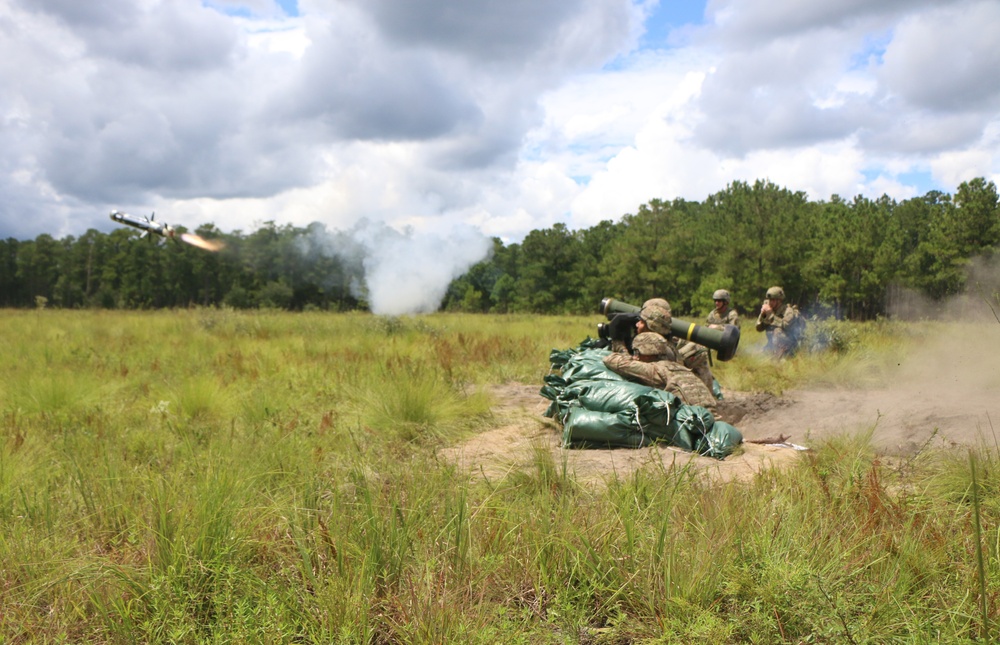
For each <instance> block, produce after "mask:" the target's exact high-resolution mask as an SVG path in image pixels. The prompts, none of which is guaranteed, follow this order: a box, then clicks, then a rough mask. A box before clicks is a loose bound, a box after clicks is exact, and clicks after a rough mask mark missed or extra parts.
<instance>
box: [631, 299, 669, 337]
mask: <svg viewBox="0 0 1000 645" xmlns="http://www.w3.org/2000/svg"><path fill="white" fill-rule="evenodd" d="M648 302H649V301H647V303H648ZM664 302H666V301H665V300H664ZM639 319H640V320H642V321H643V322H644V323H646V327H648V328H649V331H653V332H656V333H657V334H662V335H664V336H666V335H668V334H670V320H671V317H670V309H669V308H664V307H661V306H660V305H655V304H654V305H649V304H647V305H645V306H643V308H642V310H641V311H640V312H639Z"/></svg>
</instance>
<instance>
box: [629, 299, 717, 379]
mask: <svg viewBox="0 0 1000 645" xmlns="http://www.w3.org/2000/svg"><path fill="white" fill-rule="evenodd" d="M647 307H666V309H667V311H668V312H669V311H670V303H668V302H667V301H666V300H664V299H663V298H650V299H649V300H647V301H646V302H644V303H642V308H643V309H646V308H647ZM670 321H671V318H667V319H666V323H665V325H664V326H663V327H662V331H661V329H654V328H652V327H650V328H649V330H650V331H655V332H657V333H658V334H661V335H662V336H663V337H665V338H666V339H667V342H668V343H670V345H671V346H672V347H673V349H674V355H673V356H670V355H669V354H668V355H667V360H671V361H679V362H681V363H684V367H686V368H688V369H689V370H691V371H692V372H694V373H695V375H696V376H697V377H698V378H700V379H701V382H702V383H704V384H705V387H707V388H708V389H709V391H711V392H714V391H715V377H714V376H713V375H712V368H711V367H709V365H708V348H707V347H705V346H704V345H699V344H698V343H694V342H691V341H689V340H687V339H684V338H675V337H674V336H673V335H672V331H671V329H670Z"/></svg>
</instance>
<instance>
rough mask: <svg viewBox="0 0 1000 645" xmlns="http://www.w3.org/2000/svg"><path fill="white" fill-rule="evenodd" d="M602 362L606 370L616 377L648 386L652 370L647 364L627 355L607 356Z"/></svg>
mask: <svg viewBox="0 0 1000 645" xmlns="http://www.w3.org/2000/svg"><path fill="white" fill-rule="evenodd" d="M603 360H604V364H605V365H606V366H607V368H608V369H609V370H611V371H612V372H614V373H615V374H617V375H618V376H621V377H623V378H626V379H628V380H630V381H637V382H639V383H643V384H644V385H649V384H650V380H651V378H650V377H651V375H652V374H651V372H652V368H651V367H650V365H649V363H643V362H642V361H640V360H638V359H636V358H633V357H631V356H629V355H627V354H608V355H607V356H605V357H604V359H603Z"/></svg>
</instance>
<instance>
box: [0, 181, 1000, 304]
mask: <svg viewBox="0 0 1000 645" xmlns="http://www.w3.org/2000/svg"><path fill="white" fill-rule="evenodd" d="M179 231H183V229H179ZM195 232H196V233H197V234H199V235H201V236H203V237H207V238H214V239H219V240H222V241H223V242H225V244H226V249H225V250H224V251H222V252H220V253H208V252H205V251H203V250H201V249H198V248H195V247H191V246H188V245H184V244H166V245H156V244H145V243H137V241H136V239H135V238H136V237H137V232H136V231H134V230H132V229H126V228H122V229H116V230H114V231H112V232H111V233H108V234H105V233H101V232H99V231H97V230H94V229H91V230H88V231H87V232H86V233H85V234H83V235H81V236H80V237H79V238H75V237H72V236H70V237H66V238H64V239H61V240H57V239H54V238H53V237H52V236H50V235H47V234H42V235H39V236H38V237H37V238H36V239H34V240H28V241H18V240H14V239H12V238H9V239H7V240H3V241H0V306H4V307H34V306H39V305H47V306H57V307H65V308H82V307H97V308H165V307H187V306H192V305H202V306H231V307H235V308H253V307H276V308H283V309H290V310H302V309H311V308H316V309H323V310H341V311H342V310H351V309H363V308H365V307H366V302H365V291H364V266H363V261H362V258H361V257H360V256H359V255H357V254H346V255H345V254H341V255H332V254H329V253H324V252H323V250H322V249H319V248H315V246H314V245H313V244H312V242H311V241H310V240H313V239H315V234H317V233H322V234H323V235H325V236H327V237H329V236H330V235H331V234H330V233H328V232H327V231H326V230H325V228H324V227H323V225H322V224H319V223H314V224H311V225H310V226H308V227H304V228H301V227H294V226H291V225H285V226H278V225H276V224H274V223H273V222H267V223H265V224H264V225H263V226H261V227H260V228H258V229H257V230H256V231H254V232H252V233H249V234H244V233H242V232H241V231H235V232H233V233H223V232H221V231H219V230H218V229H216V228H215V227H214V226H213V225H205V226H202V227H199V228H198V229H197V230H196V231H195ZM334 235H342V234H339V233H335V234H334ZM998 250H1000V197H998V193H997V188H996V185H995V184H994V183H993V182H992V181H987V180H985V179H983V178H976V179H973V180H971V181H967V182H963V183H962V184H961V185H960V186H959V187H958V190H957V191H956V192H955V194H954V195H950V194H947V193H943V192H939V191H930V192H928V193H927V194H925V195H923V196H922V197H914V198H911V199H907V200H904V201H899V202H897V201H896V200H894V199H891V198H889V197H887V196H883V197H880V198H878V199H869V198H867V197H863V196H857V197H855V198H853V199H850V200H847V199H842V198H841V197H839V196H836V195H834V196H833V197H831V198H830V199H829V200H828V201H810V200H808V199H807V198H806V195H805V193H803V192H793V191H791V190H788V189H786V188H782V187H779V186H776V185H774V184H772V183H771V182H769V181H763V180H758V181H756V182H754V183H753V184H750V183H747V182H733V183H732V184H730V185H728V186H727V187H726V188H725V190H722V191H720V192H718V193H715V194H713V195H710V196H709V197H708V198H707V199H705V200H704V201H703V202H695V201H687V200H682V199H675V200H673V201H663V200H658V199H654V200H652V201H650V202H649V203H648V204H643V205H642V206H640V207H639V209H638V211H637V212H636V213H632V214H627V215H624V216H622V217H620V218H619V219H617V220H610V219H609V220H604V221H602V222H600V223H598V224H596V225H595V226H592V227H590V228H586V229H581V230H575V231H574V230H570V229H569V228H568V227H566V226H565V225H564V224H555V225H554V226H552V227H551V228H547V229H536V230H533V231H531V232H530V233H529V234H528V235H527V236H525V238H524V239H523V240H522V241H520V242H518V243H510V244H505V243H504V242H503V241H502V240H500V239H499V238H494V240H493V252H492V253H491V254H490V255H489V257H488V258H487V259H485V260H483V261H481V262H479V263H478V264H476V265H474V266H472V267H471V268H470V269H469V270H468V271H467V272H466V273H465V274H464V275H462V276H460V277H459V278H457V279H455V280H453V281H452V282H451V284H450V286H449V288H448V291H447V293H446V296H445V298H444V301H443V302H442V304H441V308H442V309H444V310H449V311H468V312H493V313H545V314H563V313H570V314H572V313H592V312H594V311H595V308H596V307H597V304H598V303H599V301H600V300H601V298H603V297H605V296H613V297H616V298H620V299H622V300H625V301H627V302H634V303H641V302H642V301H644V300H645V299H647V298H649V297H653V296H662V297H665V298H667V299H668V300H669V301H670V302H671V304H672V306H673V308H674V311H675V313H678V314H681V315H692V314H701V313H703V312H705V311H706V310H707V309H708V308H710V307H711V294H712V292H713V291H714V290H716V289H719V288H725V289H728V290H729V291H730V292H732V294H733V297H734V304H735V305H736V307H737V308H738V309H739V310H741V311H742V312H743V313H751V312H753V310H754V309H756V307H758V306H759V304H760V301H761V299H762V297H763V294H764V291H765V290H766V289H767V287H769V286H771V285H774V284H778V285H781V286H783V287H784V289H785V293H786V294H787V295H788V298H789V300H790V301H791V302H793V303H795V304H797V305H798V306H799V307H800V308H802V309H803V310H805V311H809V312H820V311H822V312H823V313H825V314H828V315H833V316H836V317H838V318H846V319H852V320H867V319H872V318H875V317H877V316H882V315H886V314H887V313H888V312H889V311H890V309H891V308H892V306H893V303H894V302H898V301H900V300H901V299H903V298H904V294H909V293H917V294H920V295H921V296H923V297H926V298H929V299H932V300H941V299H943V298H945V297H947V296H950V295H954V294H957V293H960V292H962V291H963V290H964V289H965V288H966V286H967V282H968V280H969V273H968V267H969V265H970V263H971V262H972V261H973V260H974V259H976V258H984V259H985V260H986V261H991V260H992V259H993V258H994V257H995V256H996V255H997V253H998Z"/></svg>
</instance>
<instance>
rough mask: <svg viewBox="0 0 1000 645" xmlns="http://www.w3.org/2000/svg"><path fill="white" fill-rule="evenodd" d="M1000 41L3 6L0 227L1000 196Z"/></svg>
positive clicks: (818, 22)
mask: <svg viewBox="0 0 1000 645" xmlns="http://www.w3.org/2000/svg"><path fill="white" fill-rule="evenodd" d="M997 34H1000V2H996V1H995V0H956V1H948V0H880V1H879V2H871V1H870V0H824V2H803V1H802V0H708V1H707V2H705V1H703V0H694V1H690V2H688V1H686V0H462V1H461V2H458V1H457V0H280V1H275V0H89V1H87V2H81V1H80V0H0V238H7V237H14V238H17V239H22V240H23V239H33V238H34V237H36V236H37V235H39V234H42V233H48V234H50V235H52V236H54V237H56V238H63V237H65V236H69V235H74V236H76V235H80V234H82V233H84V232H85V231H86V230H88V229H90V228H96V229H98V230H102V231H109V230H111V229H112V228H113V227H114V226H116V225H115V223H113V222H111V221H110V219H109V218H108V213H109V212H110V211H111V210H114V209H118V210H123V211H125V212H129V213H134V214H139V215H147V214H149V213H151V212H155V213H156V214H157V218H158V219H161V220H165V221H167V222H169V223H171V224H181V225H184V226H186V227H188V228H189V229H195V228H196V227H198V226H199V225H201V224H205V223H212V224H214V225H215V226H216V227H217V228H219V229H221V230H222V231H225V232H233V231H242V232H244V233H248V232H251V231H253V230H256V229H257V228H258V227H259V226H260V225H261V224H262V223H264V222H269V221H270V222H275V223H276V224H278V225H286V224H291V225H294V226H303V227H304V226H307V225H309V224H310V223H312V222H320V223H323V224H325V225H326V226H327V227H328V228H330V229H332V230H349V229H351V228H352V227H357V226H359V222H361V223H363V222H374V223H378V224H380V225H381V224H384V225H386V226H389V227H392V228H393V229H394V230H397V231H400V232H401V233H402V234H403V235H408V236H423V238H424V239H428V240H437V241H438V242H440V241H442V240H450V239H453V238H452V235H453V234H454V235H455V236H456V237H455V238H454V239H458V240H461V241H460V242H458V243H457V244H458V245H459V246H460V247H462V248H465V247H467V245H468V239H469V236H470V235H475V234H478V235H480V236H482V237H484V238H487V239H488V238H489V237H492V236H497V237H500V238H501V239H502V240H504V241H505V242H507V243H512V242H518V241H520V240H521V239H523V237H524V235H526V234H527V233H528V232H530V231H531V230H534V229H544V228H549V227H551V226H552V225H553V224H555V223H558V222H562V223H565V224H566V225H567V226H568V227H569V228H570V229H580V228H586V227H590V226H593V225H594V224H597V223H598V222H600V221H601V220H606V219H612V220H616V219H619V218H620V217H621V216H623V215H625V214H626V213H633V212H636V210H637V209H638V207H639V206H640V205H641V204H644V203H647V202H649V201H650V200H652V199H664V200H673V199H675V198H683V199H687V200H694V201H703V200H704V199H705V198H707V197H708V196H709V195H711V194H713V193H716V192H719V191H721V190H724V189H725V188H726V186H727V185H729V184H730V183H732V182H733V181H737V180H738V181H748V182H753V181H755V180H756V179H766V180H769V181H771V182H773V183H775V184H778V185H779V186H782V187H785V188H788V189H791V190H794V191H800V190H801V191H804V192H805V193H806V194H807V195H808V196H809V198H810V199H812V200H827V199H829V198H830V197H831V196H833V195H835V194H836V195H840V196H841V197H845V198H852V197H854V196H856V195H864V196H867V197H871V198H877V197H879V196H881V195H883V194H887V195H889V196H890V197H893V198H895V199H898V200H902V199H907V198H910V197H913V196H917V195H923V194H924V193H926V192H927V191H929V190H941V191H944V192H948V193H954V192H955V190H956V189H957V187H958V185H959V184H960V183H961V182H963V181H968V180H970V179H973V178H975V177H985V178H987V179H988V180H991V181H994V182H996V183H1000V181H998V180H1000V47H998V46H997V44H996V35H997ZM473 246H474V247H475V248H479V246H477V245H473ZM487 246H488V245H482V248H483V249H486V248H487ZM483 252H484V253H485V250H484V251H483ZM473 255H474V254H473Z"/></svg>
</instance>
